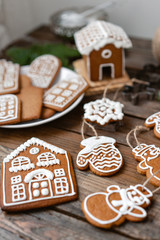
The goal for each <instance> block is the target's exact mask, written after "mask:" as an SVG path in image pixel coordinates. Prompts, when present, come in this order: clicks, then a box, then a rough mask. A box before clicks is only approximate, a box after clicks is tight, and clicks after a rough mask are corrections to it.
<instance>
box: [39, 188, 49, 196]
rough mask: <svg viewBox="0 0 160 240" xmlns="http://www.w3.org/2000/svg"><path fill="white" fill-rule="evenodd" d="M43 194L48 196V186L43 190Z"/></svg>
mask: <svg viewBox="0 0 160 240" xmlns="http://www.w3.org/2000/svg"><path fill="white" fill-rule="evenodd" d="M41 193H42V195H43V196H47V195H48V194H49V191H48V188H44V189H42V190H41Z"/></svg>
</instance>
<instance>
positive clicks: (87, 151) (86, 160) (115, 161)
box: [76, 136, 123, 176]
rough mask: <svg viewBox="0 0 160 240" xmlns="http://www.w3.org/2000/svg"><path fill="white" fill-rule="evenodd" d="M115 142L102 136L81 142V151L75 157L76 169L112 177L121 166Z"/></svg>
mask: <svg viewBox="0 0 160 240" xmlns="http://www.w3.org/2000/svg"><path fill="white" fill-rule="evenodd" d="M115 142H116V141H115V139H113V138H109V137H104V136H99V137H98V138H96V137H91V138H88V139H85V140H83V141H82V142H81V146H82V147H83V149H82V150H81V151H80V152H79V153H78V155H77V160H76V164H77V167H78V168H79V169H80V170H86V169H87V168H90V169H91V171H92V172H94V173H95V174H97V175H100V176H107V175H113V174H114V173H116V172H117V171H119V170H120V168H121V167H122V165H123V159H122V155H121V153H120V152H119V150H118V149H117V148H116V147H115V145H114V144H115Z"/></svg>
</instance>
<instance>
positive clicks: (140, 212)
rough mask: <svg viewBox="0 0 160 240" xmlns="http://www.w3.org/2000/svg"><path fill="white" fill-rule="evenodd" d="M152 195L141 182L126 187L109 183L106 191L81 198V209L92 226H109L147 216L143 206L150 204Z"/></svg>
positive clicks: (136, 220) (135, 220)
mask: <svg viewBox="0 0 160 240" xmlns="http://www.w3.org/2000/svg"><path fill="white" fill-rule="evenodd" d="M152 197H153V194H152V192H151V191H150V190H149V189H148V188H146V187H143V185H141V184H138V185H136V186H130V187H129V188H127V189H124V188H120V187H119V186H117V185H111V186H109V187H107V190H106V192H97V193H93V194H90V195H88V196H87V197H86V198H85V199H84V200H83V203H82V210H83V212H84V214H85V217H86V219H87V220H88V221H89V222H90V223H91V224H93V225H94V226H97V227H100V228H111V227H112V226H118V225H120V224H122V223H123V222H124V221H125V220H129V221H133V222H140V221H142V220H144V219H145V218H146V216H147V212H146V210H145V209H144V208H146V207H148V206H149V205H150V204H151V198H152Z"/></svg>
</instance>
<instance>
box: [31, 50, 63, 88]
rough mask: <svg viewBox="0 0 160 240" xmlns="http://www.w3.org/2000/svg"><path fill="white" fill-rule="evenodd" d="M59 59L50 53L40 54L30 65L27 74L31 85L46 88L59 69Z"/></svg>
mask: <svg viewBox="0 0 160 240" xmlns="http://www.w3.org/2000/svg"><path fill="white" fill-rule="evenodd" d="M60 66H61V64H60V60H59V59H58V58H57V57H55V56H52V55H49V54H47V55H42V56H40V57H38V58H36V59H35V60H34V61H33V62H32V63H31V65H30V69H29V73H28V76H29V77H30V78H31V80H32V85H33V86H36V87H40V88H48V87H49V86H50V85H51V84H52V82H53V80H54V78H55V76H56V74H57V72H58V71H59V69H60Z"/></svg>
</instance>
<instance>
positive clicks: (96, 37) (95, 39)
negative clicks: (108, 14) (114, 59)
mask: <svg viewBox="0 0 160 240" xmlns="http://www.w3.org/2000/svg"><path fill="white" fill-rule="evenodd" d="M74 38H75V43H76V46H77V48H78V51H79V52H80V53H81V54H82V55H89V54H90V53H91V52H92V51H93V50H96V51H98V50H99V49H100V48H102V47H104V46H105V45H106V44H110V43H112V44H113V45H115V47H117V48H130V47H132V43H131V41H130V39H129V38H128V36H127V34H126V33H125V32H124V30H123V29H122V28H121V27H119V26H116V25H114V24H111V23H109V22H105V21H94V22H91V23H90V24H88V25H87V26H86V27H84V28H82V29H81V30H80V31H78V32H76V33H75V35H74Z"/></svg>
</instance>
